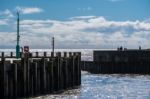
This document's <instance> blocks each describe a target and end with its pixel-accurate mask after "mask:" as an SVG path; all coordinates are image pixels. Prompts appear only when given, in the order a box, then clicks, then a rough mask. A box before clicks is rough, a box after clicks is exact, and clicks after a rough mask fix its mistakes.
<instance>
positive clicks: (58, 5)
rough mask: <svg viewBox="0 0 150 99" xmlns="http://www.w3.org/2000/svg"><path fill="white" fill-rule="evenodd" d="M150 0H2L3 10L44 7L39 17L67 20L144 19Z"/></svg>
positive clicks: (149, 8)
mask: <svg viewBox="0 0 150 99" xmlns="http://www.w3.org/2000/svg"><path fill="white" fill-rule="evenodd" d="M149 5H150V0H13V1H12V0H1V6H0V9H1V10H5V9H14V8H15V7H16V6H25V7H39V8H42V9H44V12H43V13H40V14H38V15H30V16H25V17H26V18H34V19H35V18H37V19H45V18H51V19H59V20H65V19H67V18H69V17H73V16H88V15H95V16H105V17H107V18H108V19H111V20H143V19H146V18H149V16H150V13H149V10H150V6H149ZM41 14H42V15H41Z"/></svg>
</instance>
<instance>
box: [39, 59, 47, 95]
mask: <svg viewBox="0 0 150 99" xmlns="http://www.w3.org/2000/svg"><path fill="white" fill-rule="evenodd" d="M45 61H46V60H45V58H42V60H41V72H40V73H41V83H40V84H41V85H40V86H41V93H43V94H44V93H45V92H46V70H45V67H46V64H45Z"/></svg>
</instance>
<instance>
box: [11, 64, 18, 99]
mask: <svg viewBox="0 0 150 99" xmlns="http://www.w3.org/2000/svg"><path fill="white" fill-rule="evenodd" d="M17 65H18V64H17V63H15V64H12V66H13V84H14V85H13V86H14V93H13V96H14V97H15V98H17V96H18V95H17V94H18V90H17V89H18V88H17V87H18V84H17V75H18V72H17Z"/></svg>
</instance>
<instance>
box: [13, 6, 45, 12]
mask: <svg viewBox="0 0 150 99" xmlns="http://www.w3.org/2000/svg"><path fill="white" fill-rule="evenodd" d="M15 9H16V10H17V11H19V12H21V13H22V14H33V13H40V12H43V9H41V8H38V7H20V6H18V7H16V8H15Z"/></svg>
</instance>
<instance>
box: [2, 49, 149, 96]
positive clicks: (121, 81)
mask: <svg viewBox="0 0 150 99" xmlns="http://www.w3.org/2000/svg"><path fill="white" fill-rule="evenodd" d="M95 50H96V49H95ZM1 51H4V50H2V49H1V50H0V52H1ZM5 51H6V52H10V51H12V50H9V49H7V50H5ZM14 51H15V50H14ZM35 51H38V52H43V51H50V50H48V49H45V50H43V49H34V50H32V52H35ZM56 51H61V52H65V51H71V52H74V51H80V52H81V53H82V60H89V61H92V60H93V56H92V55H93V50H92V49H69V50H68V49H57V50H56ZM81 79H82V80H81V81H82V82H81V86H80V87H79V88H77V89H72V90H68V91H64V92H63V93H60V94H49V95H43V96H38V97H34V98H31V99H150V75H133V74H132V75H130V74H125V75H121V74H112V75H106V74H105V75H104V74H90V73H88V72H85V71H82V76H81Z"/></svg>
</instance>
